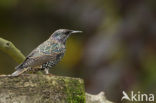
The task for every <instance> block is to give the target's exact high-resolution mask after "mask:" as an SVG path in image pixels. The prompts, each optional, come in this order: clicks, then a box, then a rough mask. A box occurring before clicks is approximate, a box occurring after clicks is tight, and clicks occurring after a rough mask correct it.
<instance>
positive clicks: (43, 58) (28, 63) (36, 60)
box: [16, 51, 59, 69]
mask: <svg viewBox="0 0 156 103" xmlns="http://www.w3.org/2000/svg"><path fill="white" fill-rule="evenodd" d="M37 54H38V56H37ZM58 55H59V53H56V52H53V53H51V54H43V53H40V54H39V52H36V51H34V52H32V53H30V55H28V56H27V58H26V59H25V61H24V62H23V63H22V64H20V65H19V66H17V67H16V69H22V68H27V67H35V66H39V65H42V64H44V63H46V62H48V61H50V60H55V59H56V58H57V56H58Z"/></svg>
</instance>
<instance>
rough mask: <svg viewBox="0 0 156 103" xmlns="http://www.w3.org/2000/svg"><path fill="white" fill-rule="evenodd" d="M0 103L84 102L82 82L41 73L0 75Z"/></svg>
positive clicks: (76, 79)
mask: <svg viewBox="0 0 156 103" xmlns="http://www.w3.org/2000/svg"><path fill="white" fill-rule="evenodd" d="M0 103H85V90H84V82H83V80H82V79H79V78H70V77H62V76H50V75H42V74H38V75H37V74H36V75H35V74H30V75H21V76H19V77H10V76H2V75H1V76H0Z"/></svg>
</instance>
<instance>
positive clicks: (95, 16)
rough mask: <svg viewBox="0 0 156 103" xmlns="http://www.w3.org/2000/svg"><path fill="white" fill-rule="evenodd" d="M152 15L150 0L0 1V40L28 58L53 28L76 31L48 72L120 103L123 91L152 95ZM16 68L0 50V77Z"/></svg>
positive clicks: (155, 50)
mask: <svg viewBox="0 0 156 103" xmlns="http://www.w3.org/2000/svg"><path fill="white" fill-rule="evenodd" d="M155 12H156V2H155V0H32V1H31V0H30V1H29V0H0V37H2V38H4V39H7V40H10V41H12V42H13V43H14V44H15V45H16V47H17V48H19V49H20V50H21V51H22V53H23V54H24V55H28V53H29V52H31V51H32V50H33V49H34V48H35V47H36V46H38V45H39V44H40V43H42V42H43V41H44V40H46V39H47V38H48V37H49V36H50V35H51V33H53V32H54V31H55V30H56V29H60V28H66V29H74V30H82V31H83V33H82V34H77V35H73V36H71V37H70V38H69V39H68V42H67V51H66V54H65V57H64V59H63V60H62V61H61V62H60V63H59V64H58V65H57V66H56V67H54V68H55V69H54V68H53V69H52V70H51V72H52V73H54V74H56V75H64V76H72V77H80V78H83V79H84V80H85V86H86V91H87V92H89V93H93V94H96V93H99V92H100V91H105V94H106V95H107V97H108V99H109V100H111V101H116V102H120V99H121V97H122V91H123V90H124V91H126V92H130V91H132V90H133V91H136V92H137V91H140V92H141V93H147V94H148V93H153V94H154V93H155V94H156V88H155V87H156V19H155V18H156V14H155ZM16 65H18V64H17V63H16V62H15V61H13V59H12V58H10V57H9V56H8V55H6V54H5V53H3V52H1V51H0V74H10V73H12V72H13V71H14V67H15V66H16Z"/></svg>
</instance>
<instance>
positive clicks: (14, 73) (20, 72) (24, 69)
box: [11, 68, 28, 76]
mask: <svg viewBox="0 0 156 103" xmlns="http://www.w3.org/2000/svg"><path fill="white" fill-rule="evenodd" d="M27 70H28V68H22V69H17V70H16V71H15V72H13V73H12V74H11V76H19V75H20V74H22V73H23V72H25V71H27Z"/></svg>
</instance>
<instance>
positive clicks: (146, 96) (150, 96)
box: [121, 91, 154, 102]
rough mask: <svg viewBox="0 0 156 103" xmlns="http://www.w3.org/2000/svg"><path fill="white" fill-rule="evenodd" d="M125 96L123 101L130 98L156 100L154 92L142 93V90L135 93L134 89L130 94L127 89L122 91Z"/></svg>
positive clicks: (130, 99)
mask: <svg viewBox="0 0 156 103" xmlns="http://www.w3.org/2000/svg"><path fill="white" fill-rule="evenodd" d="M122 94H123V97H122V98H121V101H123V100H128V101H151V102H152V101H154V94H142V93H141V92H140V91H138V92H137V93H134V91H131V92H130V95H128V94H127V93H126V92H125V91H123V92H122Z"/></svg>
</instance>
